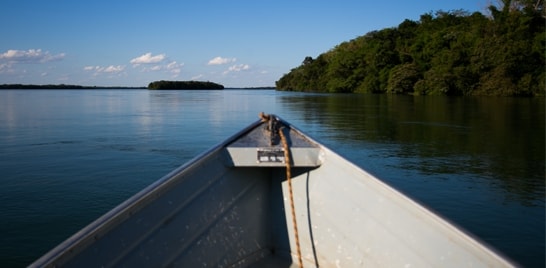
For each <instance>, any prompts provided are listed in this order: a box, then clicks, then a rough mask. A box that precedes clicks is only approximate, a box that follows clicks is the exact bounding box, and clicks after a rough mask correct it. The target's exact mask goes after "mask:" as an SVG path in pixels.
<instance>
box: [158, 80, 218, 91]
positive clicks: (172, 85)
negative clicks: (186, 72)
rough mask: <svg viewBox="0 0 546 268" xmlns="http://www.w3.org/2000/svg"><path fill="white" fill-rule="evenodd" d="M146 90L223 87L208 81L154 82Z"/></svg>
mask: <svg viewBox="0 0 546 268" xmlns="http://www.w3.org/2000/svg"><path fill="white" fill-rule="evenodd" d="M148 89H224V86H223V85H220V84H216V83H213V82H209V81H206V82H204V81H165V80H161V81H154V82H151V83H150V84H148Z"/></svg>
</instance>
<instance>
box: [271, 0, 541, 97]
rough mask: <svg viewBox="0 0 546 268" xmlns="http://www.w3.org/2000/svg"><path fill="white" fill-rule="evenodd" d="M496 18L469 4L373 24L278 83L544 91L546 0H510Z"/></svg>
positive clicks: (380, 89)
mask: <svg viewBox="0 0 546 268" xmlns="http://www.w3.org/2000/svg"><path fill="white" fill-rule="evenodd" d="M503 4H504V6H502V7H499V8H497V7H495V6H491V7H490V8H489V11H490V12H491V17H488V16H485V15H483V14H482V13H479V12H475V13H472V14H470V13H468V12H466V11H462V10H455V11H450V12H444V11H438V12H436V13H434V14H432V13H427V14H423V15H421V18H420V20H419V21H411V20H405V21H403V22H402V23H401V24H400V25H398V27H395V28H388V29H383V30H380V31H372V32H369V33H367V34H366V35H364V36H361V37H358V38H356V39H353V40H351V41H348V42H343V43H341V44H339V45H338V46H336V47H334V48H333V49H331V50H330V51H328V52H325V53H323V54H321V55H319V56H318V57H317V58H316V59H313V58H311V57H306V58H305V59H304V61H303V63H302V64H301V65H300V66H299V67H296V68H294V69H292V70H291V71H290V72H289V73H288V74H285V75H284V76H283V77H281V78H280V79H279V80H278V81H277V82H276V86H277V89H278V90H296V91H316V92H373V93H395V94H425V95H502V96H536V95H544V93H545V86H546V85H545V83H546V82H545V81H546V75H545V69H546V68H545V53H546V33H545V25H546V24H545V22H546V21H545V16H544V14H543V13H544V11H543V5H542V4H543V1H538V2H537V1H523V0H522V1H514V0H504V1H503Z"/></svg>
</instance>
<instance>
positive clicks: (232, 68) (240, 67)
mask: <svg viewBox="0 0 546 268" xmlns="http://www.w3.org/2000/svg"><path fill="white" fill-rule="evenodd" d="M249 69H250V65H248V64H235V65H233V66H230V67H229V68H228V69H227V71H225V72H224V74H228V73H230V72H240V71H246V70H249Z"/></svg>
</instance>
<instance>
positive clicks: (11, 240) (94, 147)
mask: <svg viewBox="0 0 546 268" xmlns="http://www.w3.org/2000/svg"><path fill="white" fill-rule="evenodd" d="M260 111H264V112H267V113H275V114H278V115H280V116H281V117H282V118H283V119H285V120H287V121H289V122H291V123H293V124H294V125H296V126H297V127H298V128H300V129H302V130H303V131H304V132H306V133H308V134H309V135H311V136H312V137H314V138H315V139H317V140H319V141H320V142H322V143H324V144H325V145H327V146H329V147H330V148H332V149H334V150H335V151H337V152H339V153H340V154H341V155H343V156H345V157H346V158H348V159H349V160H351V161H353V162H354V163H356V164H357V165H359V166H361V167H362V168H364V169H366V170H367V171H369V172H371V173H372V174H375V175H376V176H378V177H379V178H381V179H382V180H384V181H385V182H387V183H388V184H390V185H392V186H393V187H395V188H396V189H398V190H400V191H402V192H404V193H406V194H407V195H409V196H410V197H412V198H414V199H415V200H417V201H418V202H420V203H422V204H424V205H425V206H427V207H429V208H431V209H433V210H435V211H436V212H438V213H439V214H441V215H443V216H444V217H446V218H448V219H449V220H450V221H452V222H454V223H455V224H457V225H459V226H461V227H463V228H464V229H466V230H468V231H469V232H471V233H472V234H473V235H475V236H477V237H478V238H479V239H481V240H483V241H485V242H486V243H488V244H490V245H492V246H493V247H494V248H496V249H497V250H499V251H500V252H502V253H503V254H505V255H507V256H509V257H510V258H512V259H514V260H516V261H517V262H519V263H521V264H523V265H525V266H529V267H543V266H544V250H545V248H544V239H545V237H544V219H545V213H544V208H545V207H544V204H545V193H544V189H545V188H544V179H545V173H544V169H545V156H544V155H545V154H544V149H545V141H544V137H545V134H544V118H545V112H544V99H542V98H533V99H520V98H448V97H412V96H393V95H327V94H302V93H290V92H276V91H271V90H223V91H147V90H36V91H33V90H3V91H0V170H1V171H2V175H1V176H0V183H1V184H2V187H0V217H1V218H2V219H3V220H2V221H1V222H0V232H1V233H2V234H3V235H4V237H3V239H2V240H1V242H0V266H3V267H8V266H9V267H13V266H14V267H20V266H25V265H27V264H29V263H30V262H32V261H33V260H34V259H35V258H37V257H39V256H41V255H42V254H44V253H45V252H46V251H47V250H49V249H50V248H51V247H53V246H55V245H57V244H58V243H60V242H62V241H63V240H64V239H66V238H67V237H68V236H70V235H71V234H73V233H74V232H76V231H77V230H79V229H81V228H82V227H84V226H85V225H87V224H88V223H90V222H91V221H92V220H94V219H96V218H97V217H99V216H100V215H102V214H103V213H105V212H107V211H108V210H109V209H111V208H113V207H114V206H115V205H117V204H119V203H120V202H122V201H123V200H125V199H127V198H128V197H130V196H131V195H133V194H135V193H136V192H138V191H139V190H141V189H143V188H144V187H146V186H147V185H149V184H150V183H152V182H153V181H155V180H157V179H159V178H160V177H161V176H163V175H165V174H166V173H168V172H169V171H171V170H172V169H174V168H176V167H178V166H179V165H181V164H183V163H185V162H186V161H188V160H190V159H191V158H193V157H194V156H196V155H197V154H199V153H201V152H202V151H204V150H206V149H208V148H210V147H211V146H214V145H215V144H217V143H219V142H221V141H222V140H224V139H226V138H227V137H229V136H230V135H232V134H234V133H236V132H237V131H238V130H240V129H241V128H243V127H245V126H246V125H248V124H250V123H252V122H254V121H255V120H257V118H258V116H257V115H258V113H259V112H260Z"/></svg>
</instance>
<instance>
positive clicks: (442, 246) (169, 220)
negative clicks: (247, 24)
mask: <svg viewBox="0 0 546 268" xmlns="http://www.w3.org/2000/svg"><path fill="white" fill-rule="evenodd" d="M279 122H282V124H283V125H284V126H285V127H286V128H287V129H289V131H288V133H289V143H290V145H291V149H290V150H291V151H292V154H293V158H294V159H293V161H292V162H293V164H294V167H293V168H292V187H293V192H294V205H295V212H296V213H295V215H296V222H297V227H298V230H299V232H298V233H299V241H300V248H301V257H302V260H303V264H304V266H305V267H318V266H321V267H446V266H449V267H509V266H512V265H513V264H512V263H510V262H509V261H507V260H506V259H505V258H503V257H502V256H500V255H498V254H497V253H495V252H494V251H493V250H491V249H490V248H489V247H487V246H485V245H484V244H483V243H480V242H479V241H477V240H476V239H474V238H472V237H470V236H469V235H467V234H466V233H465V232H463V231H461V230H460V229H458V228H456V227H455V226H453V225H452V224H450V223H448V222H447V221H445V220H443V219H442V218H440V217H439V216H437V215H436V214H434V213H432V212H431V211H429V210H427V209H426V208H424V207H423V206H421V205H419V204H417V203H416V202H414V201H412V200H411V199H409V198H408V197H406V196H404V195H402V194H401V193H399V192H397V191H396V190H394V189H393V188H391V187H389V186H388V185H386V184H385V183H383V182H381V181H380V180H379V179H377V178H375V177H373V176H372V175H370V174H368V173H367V172H365V171H363V170H362V169H360V168H358V167H356V166H355V165H353V164H351V163H350V162H348V161H347V160H345V159H343V158H342V157H340V156H339V155H337V154H336V153H335V152H333V151H331V150H330V149H328V148H326V147H324V146H322V145H320V144H319V143H317V142H316V141H313V140H312V139H310V138H309V137H307V136H305V135H304V134H302V133H301V132H300V131H298V130H297V129H295V128H294V127H293V126H290V125H289V124H288V123H286V122H284V121H279ZM264 125H265V123H260V122H256V123H254V124H252V125H251V126H249V127H248V128H247V129H245V130H243V131H241V132H240V133H238V134H237V135H235V136H233V137H232V138H230V139H228V140H227V141H226V142H224V143H222V144H220V145H218V146H216V147H214V148H212V149H211V150H210V151H208V152H205V153H204V154H202V155H200V156H198V157H196V158H195V159H194V160H192V161H191V162H189V163H188V164H185V165H184V166H182V167H180V168H178V169H177V170H175V171H173V172H171V173H170V174H168V175H166V176H165V177H163V178H162V179H160V180H158V181H157V182H155V183H154V184H152V185H150V186H149V187H147V188H146V189H144V190H143V191H141V192H140V193H138V194H137V195H135V196H134V197H132V198H130V199H129V200H127V201H125V202H124V203H122V204H121V205H119V206H118V207H116V208H115V209H113V210H112V211H110V212H109V213H107V214H106V215H104V216H102V217H101V218H99V219H98V220H96V221H95V222H93V223H92V224H90V225H89V226H87V227H86V228H84V229H83V230H81V231H80V232H78V233H76V234H75V235H73V236H72V237H71V238H69V239H68V240H66V241H65V242H63V243H62V244H60V245H59V246H57V247H56V248H54V249H53V250H51V251H50V252H49V253H47V254H46V255H44V256H43V257H42V258H40V259H38V260H37V261H36V262H35V263H33V264H32V265H31V267H42V266H51V267H53V266H60V267H166V266H167V267H205V266H207V267H211V266H212V267H249V266H251V267H289V266H295V264H297V261H296V260H297V259H298V256H297V253H296V252H297V251H296V242H295V234H294V226H293V225H292V216H291V215H292V214H291V213H290V199H289V198H288V185H287V180H286V178H285V168H284V163H282V161H283V159H282V156H281V154H280V153H278V152H279V150H280V149H279V147H280V146H279V145H277V146H272V147H271V146H270V147H271V148H269V147H268V145H264V144H263V142H264V140H260V139H261V138H260V135H261V134H260V133H261V132H263V129H262V128H264ZM265 147H268V148H265ZM264 150H265V151H266V152H265V153H264ZM277 158H278V159H277Z"/></svg>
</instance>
